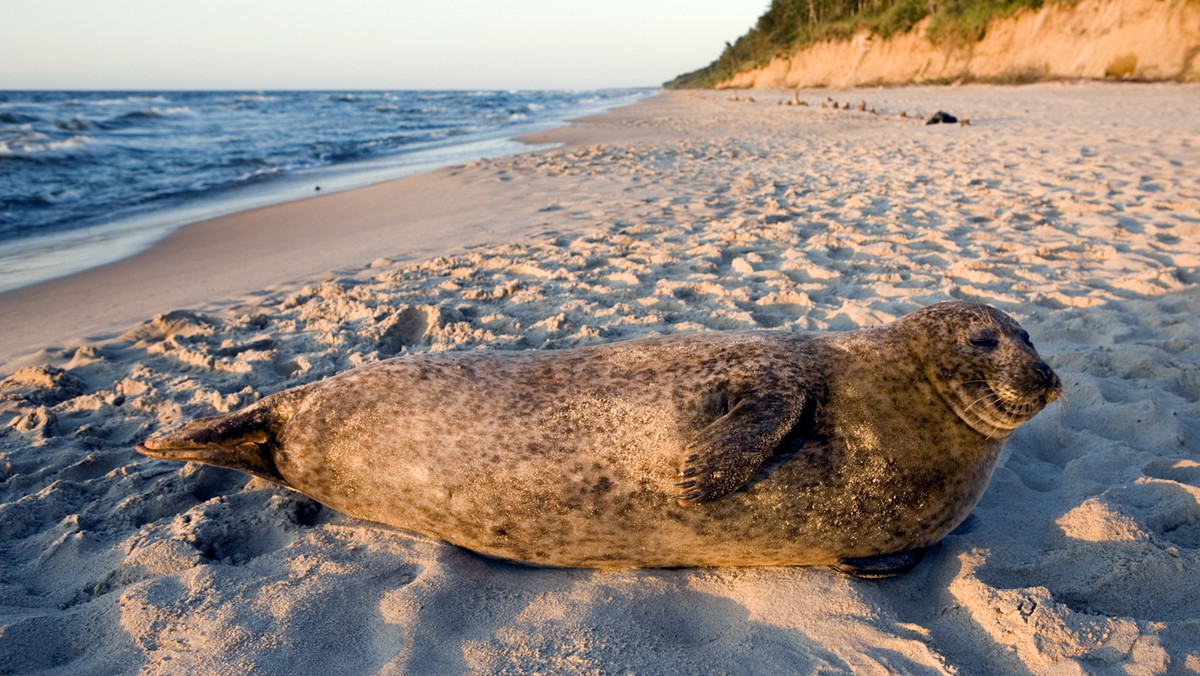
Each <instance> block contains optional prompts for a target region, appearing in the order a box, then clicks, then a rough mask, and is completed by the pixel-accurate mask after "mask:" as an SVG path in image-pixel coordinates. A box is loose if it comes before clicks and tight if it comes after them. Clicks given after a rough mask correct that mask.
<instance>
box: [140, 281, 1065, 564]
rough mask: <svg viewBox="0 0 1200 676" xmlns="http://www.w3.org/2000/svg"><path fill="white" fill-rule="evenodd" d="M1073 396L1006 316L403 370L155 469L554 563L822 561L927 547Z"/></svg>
mask: <svg viewBox="0 0 1200 676" xmlns="http://www.w3.org/2000/svg"><path fill="white" fill-rule="evenodd" d="M1060 389H1061V385H1060V383H1059V381H1058V378H1057V376H1055V375H1054V373H1053V371H1052V370H1051V369H1050V367H1049V366H1047V365H1046V364H1045V362H1043V361H1042V360H1041V358H1040V357H1039V356H1038V354H1037V352H1036V351H1035V350H1034V348H1033V346H1032V345H1031V344H1030V343H1029V342H1028V336H1027V335H1026V334H1025V333H1024V331H1023V330H1022V329H1021V328H1020V327H1019V326H1018V325H1017V323H1016V322H1015V321H1013V320H1012V319H1011V318H1009V317H1008V316H1007V315H1005V314H1003V313H1001V312H999V311H997V310H995V309H992V308H989V307H986V306H980V305H972V304H968V303H960V302H950V303H940V304H938V305H934V306H931V307H928V308H925V309H923V310H919V311H917V312H914V313H912V314H909V315H907V316H905V317H902V318H901V319H899V320H897V321H895V322H892V323H891V324H888V325H886V326H883V327H879V328H874V329H866V330H861V331H854V332H847V333H825V334H816V333H792V332H779V331H757V332H753V331H752V332H714V333H700V334H690V335H673V336H664V337H657V338H648V339H642V340H632V341H627V342H620V343H612V344H609V345H601V346H594V347H585V348H576V349H571V350H560V351H534V352H519V353H512V352H471V353H458V354H438V355H433V354H426V355H413V356H405V357H399V358H396V359H391V360H387V361H382V362H378V363H375V364H370V365H366V366H362V367H359V368H357V369H353V370H351V371H347V372H346V373H342V374H340V375H337V376H334V377H332V378H328V379H326V380H324V381H321V382H318V383H314V384H311V385H306V386H303V387H299V388H295V389H292V390H287V391H284V392H280V393H278V394H275V395H272V396H269V397H266V398H264V399H263V400H261V401H260V402H258V403H257V404H255V405H253V406H250V407H248V408H246V409H243V410H242V411H239V412H236V413H232V414H229V415H227V416H221V417H218V418H208V419H202V420H197V421H194V422H192V423H190V424H188V425H187V426H185V427H184V428H183V429H181V430H180V431H178V432H175V433H170V434H165V435H162V436H159V437H156V438H154V439H150V440H148V441H147V442H146V443H145V444H144V445H142V446H139V449H138V450H139V451H141V452H143V453H146V454H148V455H152V456H156V457H164V458H172V459H177V460H197V461H200V462H207V463H210V464H215V465H221V466H227V467H234V468H235V469H239V470H242V471H246V472H249V473H252V474H256V475H258V476H263V477H266V478H268V479H270V480H272V481H275V482H277V483H280V484H282V485H284V486H288V487H291V488H294V489H296V490H298V491H301V492H303V493H305V494H307V495H309V496H311V497H313V498H314V499H316V500H318V501H320V502H322V503H324V504H326V505H328V506H330V507H333V508H334V509H337V510H340V511H342V512H345V513H347V514H350V515H353V516H357V517H361V518H364V519H368V520H371V521H377V522H380V523H384V524H389V525H392V526H397V527H400V528H404V529H408V530H412V531H416V532H419V533H424V534H426V535H430V536H433V537H437V538H441V539H444V540H447V541H449V542H452V543H454V544H457V545H460V546H463V547H466V548H469V549H472V550H475V551H477V552H481V553H484V554H488V555H492V556H497V557H503V558H507V559H515V560H520V561H527V562H533V563H540V564H550V565H559V566H600V567H609V566H719V565H814V564H826V563H834V562H837V561H840V560H843V559H857V558H860V557H876V556H880V555H888V554H893V553H896V552H904V551H907V550H913V549H919V548H922V547H926V546H929V545H931V544H933V543H935V542H937V541H938V540H940V539H941V538H942V537H944V536H945V535H946V534H947V533H949V532H950V530H952V529H953V528H954V527H955V526H956V525H958V523H960V522H961V521H962V520H963V519H964V518H966V516H967V514H968V513H969V512H970V510H971V509H972V508H973V507H974V505H975V503H976V502H977V501H978V499H979V497H980V496H981V494H982V493H983V491H984V488H985V487H986V485H987V482H988V480H989V478H990V476H991V473H992V470H993V468H994V467H995V463H996V460H997V458H998V457H999V455H1000V451H1001V449H1002V448H1003V445H1004V440H1005V439H1006V438H1007V437H1008V436H1009V434H1011V432H1012V431H1013V430H1014V429H1015V428H1016V427H1017V426H1018V425H1019V424H1021V423H1023V422H1024V421H1026V420H1028V419H1029V418H1031V417H1032V416H1033V415H1034V414H1036V413H1037V412H1038V411H1039V410H1041V409H1042V408H1043V407H1044V406H1045V405H1046V404H1047V403H1048V402H1049V401H1052V400H1053V399H1055V398H1056V397H1057V396H1058V393H1059V391H1060Z"/></svg>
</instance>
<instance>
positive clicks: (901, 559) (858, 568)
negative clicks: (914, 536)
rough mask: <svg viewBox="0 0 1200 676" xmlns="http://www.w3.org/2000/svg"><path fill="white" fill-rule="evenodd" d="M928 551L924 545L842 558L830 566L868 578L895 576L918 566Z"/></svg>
mask: <svg viewBox="0 0 1200 676" xmlns="http://www.w3.org/2000/svg"><path fill="white" fill-rule="evenodd" d="M928 551H929V548H928V547H922V548H920V549H910V550H908V551H907V552H897V553H895V554H882V555H880V556H863V557H859V558H850V559H842V560H841V561H838V562H837V563H835V564H833V565H831V566H830V568H833V569H834V570H836V571H838V572H841V573H845V574H847V575H853V576H854V577H858V578H863V579H868V580H871V579H878V578H882V577H894V576H896V575H903V574H905V573H907V572H908V571H910V570H912V569H913V568H916V566H917V564H918V563H920V562H921V559H923V558H925V553H926V552H928Z"/></svg>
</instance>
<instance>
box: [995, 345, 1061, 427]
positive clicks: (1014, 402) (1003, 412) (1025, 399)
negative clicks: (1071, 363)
mask: <svg viewBox="0 0 1200 676" xmlns="http://www.w3.org/2000/svg"><path fill="white" fill-rule="evenodd" d="M1029 370H1030V374H1028V375H1026V376H1025V377H1022V378H1019V379H1016V381H1015V382H1013V381H1009V380H997V379H993V378H985V379H984V383H983V384H984V386H985V389H986V393H985V394H983V395H981V396H980V398H979V399H978V400H977V401H979V402H980V403H982V404H984V406H983V409H984V410H987V409H994V410H995V413H997V414H998V415H997V416H996V419H994V420H988V421H987V422H989V423H990V424H992V425H995V426H997V427H1001V428H1005V429H1016V428H1017V427H1018V426H1019V425H1021V424H1022V423H1024V422H1025V421H1027V420H1029V419H1030V418H1032V417H1033V416H1035V415H1037V413H1038V411H1041V410H1042V409H1043V408H1045V407H1046V406H1047V405H1048V404H1050V403H1051V402H1053V401H1055V400H1057V399H1058V398H1059V396H1060V395H1061V394H1062V381H1061V380H1059V378H1058V375H1057V374H1055V373H1054V370H1053V369H1051V368H1050V366H1049V365H1047V364H1046V363H1045V362H1042V361H1038V362H1035V363H1033V364H1031V365H1030V369H1029Z"/></svg>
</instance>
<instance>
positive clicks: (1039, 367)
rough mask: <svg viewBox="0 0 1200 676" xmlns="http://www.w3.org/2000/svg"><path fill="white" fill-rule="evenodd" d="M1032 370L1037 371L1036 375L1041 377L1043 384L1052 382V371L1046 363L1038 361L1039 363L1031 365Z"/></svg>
mask: <svg viewBox="0 0 1200 676" xmlns="http://www.w3.org/2000/svg"><path fill="white" fill-rule="evenodd" d="M1033 370H1034V371H1037V374H1038V375H1039V376H1041V377H1042V380H1044V381H1045V382H1047V383H1052V382H1054V370H1053V369H1051V368H1050V365H1049V364H1047V363H1046V362H1044V361H1039V362H1037V363H1035V364H1034V365H1033Z"/></svg>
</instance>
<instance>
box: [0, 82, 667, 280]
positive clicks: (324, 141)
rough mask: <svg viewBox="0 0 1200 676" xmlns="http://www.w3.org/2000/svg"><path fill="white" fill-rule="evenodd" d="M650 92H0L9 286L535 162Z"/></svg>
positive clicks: (4, 265)
mask: <svg viewBox="0 0 1200 676" xmlns="http://www.w3.org/2000/svg"><path fill="white" fill-rule="evenodd" d="M652 91H653V90H647V89H621V90H599V91H365V92H358V91H355V92H315V91H300V92H275V91H272V92H112V91H104V92H78V91H70V92H49V91H45V92H21V91H0V291H5V290H9V289H13V288H17V287H20V286H24V285H27V284H32V283H35V282H38V281H42V280H46V279H52V278H55V277H59V276H63V275H66V274H70V273H73V272H76V271H79V270H82V269H86V268H89V267H93V266H97V265H102V264H104V263H108V262H111V261H114V260H118V259H121V258H124V257H126V256H129V255H132V254H134V253H136V252H138V251H140V250H142V249H145V248H146V247H148V246H150V245H152V244H153V243H154V242H155V241H157V240H159V239H161V238H162V237H164V236H165V235H167V234H169V233H170V232H171V231H172V230H174V229H175V228H178V227H180V226H182V225H185V224H187V223H193V222H196V221H199V220H203V219H206V218H213V217H216V216H220V215H224V214H229V213H233V212H236V211H241V210H244V209H249V208H254V207H259V206H265V205H268V204H277V203H280V202H286V201H290V200H294V199H300V198H303V197H309V196H312V195H314V194H326V193H328V192H333V191H338V190H346V189H349V188H356V187H361V186H364V185H369V184H372V183H379V182H382V181H386V180H391V179H395V178H400V177H402V176H407V175H411V174H415V173H418V172H421V171H428V170H430V169H434V168H438V167H443V166H450V165H454V164H461V163H464V162H467V161H470V160H474V159H480V158H490V157H498V156H502V155H510V154H515V153H519V152H524V151H528V150H529V149H530V146H527V145H524V144H521V143H517V142H515V141H513V140H511V139H512V138H513V137H516V136H520V135H522V134H527V133H531V132H534V131H539V130H543V129H547V128H550V127H554V126H559V125H561V124H562V123H563V121H564V120H567V119H569V118H573V117H580V116H583V115H588V114H592V113H597V112H601V111H603V110H605V109H608V108H612V107H615V106H619V105H624V104H627V103H632V102H633V101H635V100H637V99H639V98H643V97H645V96H647V95H649V94H650V93H652ZM318 186H319V187H320V191H319V192H317V187H318Z"/></svg>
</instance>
